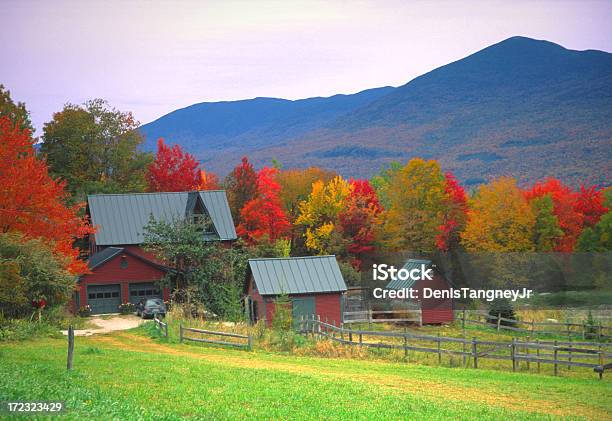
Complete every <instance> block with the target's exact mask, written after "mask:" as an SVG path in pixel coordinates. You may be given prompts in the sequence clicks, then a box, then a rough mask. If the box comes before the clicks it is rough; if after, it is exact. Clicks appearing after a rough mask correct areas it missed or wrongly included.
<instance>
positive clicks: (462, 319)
mask: <svg viewBox="0 0 612 421" xmlns="http://www.w3.org/2000/svg"><path fill="white" fill-rule="evenodd" d="M461 330H463V333H464V334H465V309H463V317H462V318H461Z"/></svg>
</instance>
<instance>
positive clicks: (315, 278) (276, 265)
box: [249, 256, 346, 295]
mask: <svg viewBox="0 0 612 421" xmlns="http://www.w3.org/2000/svg"><path fill="white" fill-rule="evenodd" d="M249 269H250V272H251V273H252V274H253V279H254V281H255V285H256V286H257V290H258V291H259V293H260V294H261V295H279V294H309V293H318V292H344V291H346V284H345V283H344V278H343V277H342V273H340V267H339V266H338V262H337V261H336V256H308V257H286V258H271V259H249Z"/></svg>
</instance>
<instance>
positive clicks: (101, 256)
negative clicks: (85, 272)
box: [87, 247, 123, 269]
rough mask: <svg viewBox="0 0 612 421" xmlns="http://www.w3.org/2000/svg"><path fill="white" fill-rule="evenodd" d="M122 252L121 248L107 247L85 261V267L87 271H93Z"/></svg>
mask: <svg viewBox="0 0 612 421" xmlns="http://www.w3.org/2000/svg"><path fill="white" fill-rule="evenodd" d="M122 252H123V247H107V248H105V249H103V250H100V251H99V252H97V253H94V254H92V255H91V256H90V257H89V259H88V260H87V266H88V267H89V269H95V268H97V267H98V266H100V265H102V264H104V263H106V262H108V261H109V260H110V259H112V258H113V257H115V256H116V255H118V254H120V253H122Z"/></svg>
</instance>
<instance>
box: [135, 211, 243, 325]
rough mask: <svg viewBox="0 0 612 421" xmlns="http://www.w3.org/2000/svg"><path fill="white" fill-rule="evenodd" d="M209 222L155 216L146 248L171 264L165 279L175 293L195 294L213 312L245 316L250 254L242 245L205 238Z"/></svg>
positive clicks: (227, 316)
mask: <svg viewBox="0 0 612 421" xmlns="http://www.w3.org/2000/svg"><path fill="white" fill-rule="evenodd" d="M208 223H209V222H208V221H206V220H204V218H202V219H198V220H196V221H194V220H192V219H191V218H187V219H177V220H173V221H164V220H159V221H156V220H154V219H152V220H151V221H149V223H148V225H147V226H146V227H145V233H144V248H145V250H148V251H150V252H152V253H153V254H155V255H156V256H157V258H159V259H160V260H161V261H163V262H164V264H165V265H166V266H167V267H169V268H170V271H169V272H168V275H167V276H166V278H165V279H164V282H165V283H166V284H167V285H168V286H169V287H170V288H172V289H173V292H174V294H173V295H174V296H175V297H177V298H178V299H179V300H181V297H186V296H189V297H193V298H195V299H196V300H198V301H199V302H201V303H202V304H204V307H205V308H206V309H207V310H208V311H210V312H212V313H215V314H217V315H219V316H221V317H224V318H229V319H238V318H240V317H242V310H241V304H240V294H241V292H242V290H243V287H244V281H245V276H246V265H247V256H246V254H245V253H243V252H242V251H241V250H239V249H233V248H225V247H222V246H221V244H220V243H218V242H215V241H205V239H204V236H203V232H204V230H205V227H206V225H207V224H208ZM191 292H195V293H193V294H192V293H191Z"/></svg>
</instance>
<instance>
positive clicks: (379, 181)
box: [370, 161, 403, 208]
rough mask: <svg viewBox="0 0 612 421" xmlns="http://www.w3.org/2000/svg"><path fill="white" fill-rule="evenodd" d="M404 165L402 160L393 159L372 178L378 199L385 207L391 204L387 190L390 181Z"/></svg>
mask: <svg viewBox="0 0 612 421" xmlns="http://www.w3.org/2000/svg"><path fill="white" fill-rule="evenodd" d="M402 167H403V165H402V163H401V162H398V161H393V162H391V163H390V164H389V165H388V166H383V167H382V168H381V169H380V171H379V172H378V174H376V175H374V176H373V177H372V178H371V180H370V184H371V185H372V187H374V190H376V195H377V196H378V200H379V201H380V203H381V205H382V206H383V207H384V208H388V207H389V205H390V201H389V195H388V192H387V189H388V187H389V182H390V181H391V178H393V177H394V176H395V174H397V172H398V171H399V170H401V169H402Z"/></svg>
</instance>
